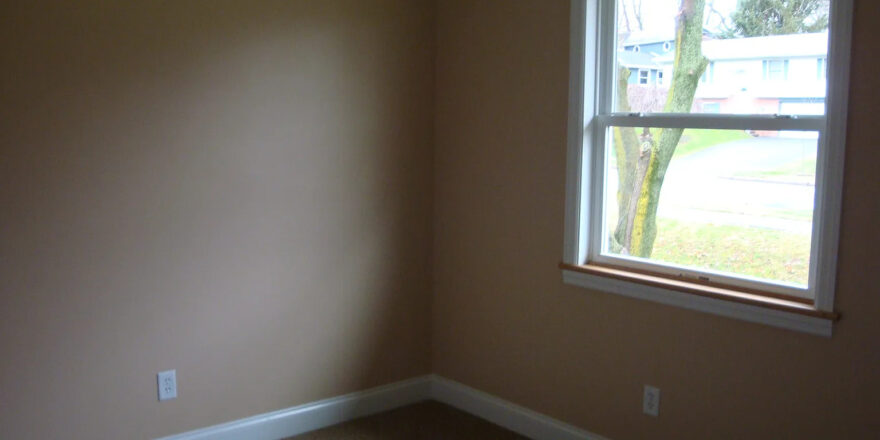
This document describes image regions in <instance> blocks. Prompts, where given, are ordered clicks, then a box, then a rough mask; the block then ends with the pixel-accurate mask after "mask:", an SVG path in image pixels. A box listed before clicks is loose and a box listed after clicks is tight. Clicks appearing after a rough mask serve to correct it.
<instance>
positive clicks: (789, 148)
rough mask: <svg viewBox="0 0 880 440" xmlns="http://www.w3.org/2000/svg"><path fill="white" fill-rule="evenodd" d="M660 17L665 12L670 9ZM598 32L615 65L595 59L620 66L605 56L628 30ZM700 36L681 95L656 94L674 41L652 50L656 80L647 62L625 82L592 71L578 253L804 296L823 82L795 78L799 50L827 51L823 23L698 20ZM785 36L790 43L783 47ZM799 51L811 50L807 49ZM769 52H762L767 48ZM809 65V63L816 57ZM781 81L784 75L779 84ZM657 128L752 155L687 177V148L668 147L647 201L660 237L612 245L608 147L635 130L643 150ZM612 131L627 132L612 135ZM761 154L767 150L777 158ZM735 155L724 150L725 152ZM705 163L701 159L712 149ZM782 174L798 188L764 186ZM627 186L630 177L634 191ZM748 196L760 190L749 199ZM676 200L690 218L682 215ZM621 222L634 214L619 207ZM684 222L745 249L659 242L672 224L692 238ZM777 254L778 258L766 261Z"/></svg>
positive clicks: (809, 273) (802, 68) (801, 61)
mask: <svg viewBox="0 0 880 440" xmlns="http://www.w3.org/2000/svg"><path fill="white" fill-rule="evenodd" d="M622 1H626V0H617V1H616V2H617V3H618V4H619V3H620V2H622ZM607 3H613V2H611V1H609V2H607ZM658 3H659V2H658ZM651 17H661V15H654V16H651ZM661 18H662V17H661ZM651 19H654V18H649V20H651ZM667 19H671V20H674V17H667ZM602 37H604V38H611V39H613V40H614V42H613V43H606V44H605V46H604V47H615V48H617V49H616V50H615V51H611V53H606V56H605V57H604V58H600V59H605V60H607V61H611V60H614V61H611V63H612V65H617V66H618V68H617V69H606V70H605V72H606V74H610V76H611V77H612V78H613V77H615V76H617V75H627V70H628V69H627V66H623V65H619V64H618V62H617V61H616V60H617V58H616V56H617V54H618V53H620V51H622V50H624V49H623V48H624V47H632V46H631V45H627V44H626V40H622V39H624V38H627V36H626V35H624V34H623V33H619V32H617V31H615V32H610V33H606V34H605V35H603V36H601V37H600V38H602ZM795 43H798V44H795ZM701 46H702V49H704V52H703V55H704V56H705V57H706V61H705V64H704V66H703V71H702V72H701V73H700V74H699V75H698V76H697V79H696V80H695V82H696V84H697V85H696V92H695V93H694V99H693V101H692V104H691V105H690V106H689V107H682V108H677V109H670V108H669V106H668V105H667V104H668V101H669V99H668V98H669V96H668V95H664V90H663V89H666V88H668V87H671V86H672V87H674V86H673V84H672V83H673V82H674V81H675V76H676V73H675V70H674V68H675V61H674V60H675V50H674V49H673V51H672V52H670V53H668V54H661V55H656V54H655V56H654V58H653V60H654V62H655V63H656V64H657V66H656V67H657V68H658V69H657V70H656V72H657V73H658V74H659V72H662V71H663V69H664V68H665V69H667V71H668V72H669V74H668V75H667V77H668V78H663V79H660V78H661V77H660V76H659V75H657V77H656V80H655V81H650V79H649V78H650V76H649V75H647V73H648V72H649V71H648V70H646V69H644V68H638V81H637V82H636V83H635V84H633V83H632V82H630V83H629V84H628V85H626V89H623V84H625V83H621V82H618V81H617V80H616V79H615V80H611V81H600V82H599V87H600V93H602V96H603V97H604V99H603V100H601V101H600V106H599V109H598V116H599V117H598V118H597V120H598V122H599V123H598V124H597V126H596V130H595V132H596V137H597V141H598V143H597V146H601V147H603V148H602V150H601V153H600V154H597V155H596V156H595V158H594V163H596V164H597V165H594V167H595V168H594V170H595V175H596V176H598V179H596V180H594V181H593V182H595V183H594V185H593V189H592V194H593V195H592V196H591V198H592V199H593V200H594V202H593V213H592V220H591V221H590V224H591V225H593V227H592V229H591V230H592V232H591V234H590V239H589V242H590V243H591V246H590V250H589V252H588V262H592V263H598V264H606V265H612V266H616V267H628V268H632V269H634V270H639V271H643V272H644V271H647V272H650V273H661V274H664V275H668V276H673V277H678V278H685V279H694V280H699V281H709V282H712V283H720V284H722V285H730V286H733V287H738V288H747V289H749V290H751V291H765V292H768V293H774V294H782V295H787V296H790V297H797V298H813V297H814V296H815V279H814V278H815V271H816V267H815V264H816V259H815V246H814V245H815V243H814V241H815V235H814V229H815V221H816V220H817V219H816V218H814V213H815V212H816V205H815V203H814V201H815V194H816V187H817V186H821V185H822V182H817V181H816V178H815V175H816V166H817V165H816V164H817V161H818V158H819V154H818V149H819V148H820V146H821V145H822V144H821V142H820V139H822V137H823V135H824V130H825V125H826V121H825V118H824V114H825V107H824V101H825V85H824V84H821V86H822V87H816V81H815V80H814V79H813V80H811V81H810V85H811V86H812V88H809V89H807V88H805V87H802V84H801V83H802V81H800V79H801V78H808V77H809V76H810V75H809V74H808V73H807V72H809V69H810V67H807V64H806V61H807V60H811V61H812V62H813V63H815V62H816V61H815V60H816V59H817V57H816V55H821V56H822V57H824V56H825V55H826V54H827V52H828V32H827V30H825V31H820V32H812V33H809V34H793V35H778V36H765V37H741V38H732V39H723V41H722V40H713V39H712V38H711V37H707V36H706V35H705V30H704V36H703V40H702V41H701ZM788 48H794V49H792V51H786V50H787V49H788ZM805 53H806V54H813V55H812V56H811V57H810V58H807V55H805ZM768 54H770V55H772V56H773V57H772V58H768ZM609 58H610V60H609ZM600 64H601V62H600ZM811 66H812V68H813V69H815V68H816V67H815V66H816V64H812V65H811ZM788 80H791V81H788ZM786 81H788V82H791V83H792V84H789V85H788V86H786V85H785V83H786ZM780 83H782V86H780ZM660 86H663V87H660ZM601 89H604V91H602V90H601ZM795 89H799V90H795ZM773 93H776V94H777V95H778V96H774V95H772V94H773ZM601 102H604V104H601ZM781 110H792V114H793V116H792V117H779V116H776V115H777V114H779V113H780V111H781ZM675 114H681V115H680V116H676V115H675ZM688 114H693V115H694V116H687V115H688ZM762 115H766V116H762ZM645 127H647V128H645ZM663 130H666V131H674V130H679V131H683V132H684V133H697V134H699V135H697V136H688V135H683V136H682V138H681V139H680V140H679V142H678V143H677V146H676V147H675V150H678V151H683V150H692V149H696V150H704V149H707V148H709V149H714V148H715V147H716V144H717V143H719V142H722V141H723V142H726V143H734V144H735V143H736V142H739V143H740V144H742V145H741V146H740V147H737V146H736V145H726V146H724V148H726V149H727V150H728V151H727V153H728V154H732V157H748V158H752V159H754V161H753V162H754V163H750V164H747V165H748V166H744V167H740V168H738V169H729V170H728V172H727V173H721V174H718V173H715V174H710V173H702V174H703V176H702V178H703V179H702V181H701V180H700V179H699V178H696V177H698V175H699V174H700V173H688V172H683V171H680V169H681V168H682V167H683V166H684V165H683V164H684V163H686V160H685V159H681V158H679V157H677V156H678V155H677V154H673V159H672V160H671V161H670V162H669V164H668V168H666V169H664V171H663V172H664V173H665V174H666V176H667V179H668V180H664V181H663V182H662V184H661V185H659V187H660V190H659V191H658V193H659V194H660V195H659V196H658V197H656V201H655V202H653V203H654V204H655V205H656V206H657V209H656V218H655V219H653V221H654V222H655V223H656V224H657V229H656V231H657V234H658V237H659V242H658V241H657V240H658V239H655V242H654V247H653V249H652V252H651V253H649V254H648V255H645V254H643V253H642V254H640V253H638V252H632V249H627V248H625V247H621V243H615V241H614V239H613V237H614V235H615V233H617V232H620V229H619V227H620V225H619V224H618V222H617V220H619V218H620V215H618V212H617V211H618V210H619V208H620V207H619V205H618V204H617V202H618V200H621V199H622V196H621V194H620V191H619V189H620V187H619V186H616V185H617V184H618V182H619V179H618V177H617V176H616V174H618V171H619V170H618V168H617V167H618V165H619V162H616V158H618V157H621V153H620V152H619V151H617V149H618V147H619V145H621V143H623V142H624V139H630V140H632V139H635V141H634V142H635V144H636V148H635V149H636V150H640V149H643V150H644V151H643V152H642V153H643V154H644V153H645V152H648V154H649V155H650V154H653V153H652V152H656V151H657V150H656V149H657V145H656V142H657V140H656V139H654V143H650V142H649V143H648V144H647V145H644V146H643V145H641V142H640V141H641V139H642V137H643V136H645V137H651V136H658V137H659V133H660V132H661V131H663ZM621 131H629V132H630V133H629V134H628V135H622V134H621ZM707 143H708V144H707ZM667 144H670V143H669V142H667ZM737 148H740V149H739V150H738V149H737ZM795 150H796V151H795ZM793 151H794V153H793V154H792V152H793ZM768 157H769V158H771V159H772V158H774V157H775V159H773V160H775V161H776V162H774V161H773V160H769V159H767V158H768ZM762 158H763V159H762ZM692 159H693V157H692ZM716 160H722V161H724V159H716ZM734 162H735V161H727V163H728V164H730V163H734ZM704 163H709V164H711V163H712V161H711V160H710V161H709V162H705V161H704ZM620 172H622V173H624V174H634V175H636V176H638V178H637V179H639V178H643V177H642V175H641V174H640V173H645V172H646V171H645V170H644V169H641V170H640V169H638V167H637V165H632V167H630V168H620ZM688 179H689V181H688ZM682 181H688V182H686V183H682ZM709 182H711V185H710V184H709ZM762 185H764V186H762ZM782 185H788V187H794V186H799V189H800V191H795V192H797V195H796V196H795V195H793V194H792V193H791V192H786V191H778V190H775V189H774V190H770V189H768V188H770V187H774V188H775V187H780V186H782ZM683 187H690V188H691V189H692V190H693V191H696V190H701V191H703V192H702V193H693V192H691V193H689V192H688V191H682V189H681V188H683ZM706 188H715V189H716V190H717V191H716V192H718V193H719V194H717V195H716V198H715V199H714V200H713V199H712V197H711V196H709V195H707V194H706V193H705V191H704V190H705V189H706ZM786 188H787V187H786ZM635 191H637V189H636V190H633V193H635ZM633 199H635V197H632V195H630V199H629V202H630V203H631V204H634V205H638V203H641V202H644V200H642V201H641V202H634V201H633ZM756 200H761V202H760V203H757V202H756ZM795 202H796V203H795ZM789 205H791V206H789ZM638 209H641V208H637V207H635V206H634V207H633V208H631V209H630V212H631V213H634V212H637V211H638ZM676 211H678V213H677V214H676ZM682 212H685V213H687V214H688V215H690V216H691V217H692V218H684V219H682V218H681V217H682V216H683V215H682V214H681V213H682ZM630 215H635V214H630ZM676 216H677V217H679V218H675V217H676ZM685 217H686V216H685ZM694 219H696V220H697V221H694ZM682 220H685V221H684V222H682ZM737 222H739V224H738V223H737ZM743 222H745V224H742V223H743ZM625 223H630V224H631V223H634V221H633V219H631V218H630V219H628V221H627V222H625ZM716 223H717V224H716ZM630 228H632V226H630ZM786 228H787V229H786ZM670 231H672V232H670ZM683 231H684V232H683ZM686 231H691V232H692V233H693V235H700V236H705V237H710V238H707V240H710V239H711V240H715V241H714V242H713V243H709V244H713V245H714V244H718V243H721V244H724V243H725V242H726V243H728V244H730V243H734V242H735V241H737V240H738V241H739V242H741V243H740V244H739V245H738V247H737V249H738V252H740V251H743V250H745V251H746V252H745V253H742V252H740V253H739V254H734V255H728V254H725V253H724V252H723V250H719V249H717V246H716V247H712V246H709V248H711V249H710V250H709V251H705V250H700V249H696V250H694V252H697V253H701V255H697V257H699V258H696V259H693V258H691V259H689V257H688V256H687V255H682V252H680V249H678V248H680V247H682V246H685V244H686V243H687V240H685V241H683V242H679V243H678V245H670V244H669V243H676V242H675V238H676V237H674V234H673V233H675V232H677V233H678V236H679V237H678V238H682V236H683V237H684V238H685V239H691V241H693V237H688V233H686ZM738 236H739V238H737V237H738ZM712 237H714V238H712ZM743 237H745V238H743ZM658 243H659V247H658ZM774 243H775V245H774ZM780 243H783V244H785V246H784V247H785V249H782V252H781V253H778V252H777V251H779V250H780V249H778V246H777V245H779V244H780ZM762 246H763V247H762ZM691 248H695V246H691ZM749 250H751V254H749V252H748V251H749ZM654 252H656V254H654ZM691 257H693V256H691ZM743 259H745V260H748V259H751V260H754V261H752V262H749V264H741V263H742V261H740V262H737V260H743ZM762 259H764V260H767V259H770V260H772V262H773V263H774V264H772V265H771V264H762V263H760V261H762ZM728 260H729V261H728ZM780 260H785V261H782V262H781V263H779V264H777V262H778V261H780ZM731 263H736V264H731Z"/></svg>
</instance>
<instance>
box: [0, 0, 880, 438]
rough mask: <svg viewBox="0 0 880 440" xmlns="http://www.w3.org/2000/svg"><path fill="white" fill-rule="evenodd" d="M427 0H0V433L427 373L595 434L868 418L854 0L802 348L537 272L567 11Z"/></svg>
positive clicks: (286, 397) (865, 29)
mask: <svg viewBox="0 0 880 440" xmlns="http://www.w3.org/2000/svg"><path fill="white" fill-rule="evenodd" d="M433 3H434V2H432V1H429V0H425V1H412V0H371V1H363V0H320V1H317V0H315V1H294V0H279V1H259V2H256V1H247V2H245V1H233V0H228V1H208V0H205V1H183V2H115V1H90V2H86V1H80V2H77V3H76V4H72V3H71V2H60V1H59V2H54V3H53V5H52V6H51V7H49V5H48V3H45V4H44V3H40V4H38V3H36V2H33V1H28V2H25V1H21V2H3V3H0V23H2V26H0V66H2V67H0V100H2V101H0V104H2V105H0V206H2V210H0V355H2V362H0V438H4V439H6V438H14V439H19V438H24V439H27V438H35V439H43V438H77V439H80V438H82V439H86V438H88V439H103V438H106V439H119V438H149V437H155V436H160V435H166V434H171V433H175V432H180V431H183V430H187V429H193V428H198V427H202V426H206V425H210V424H214V423H218V422H223V421H228V420H231V419H236V418H240V417H244V416H248V415H252V414H257V413H261V412H265V411H272V410H276V409H279V408H284V407H287V406H291V405H295V404H298V403H302V402H307V401H311V400H315V399H319V398H323V397H328V396H332V395H337V394H341V393H345V392H349V391H354V390H356V389H362V388H366V387H369V386H372V385H377V384H381V383H386V382H391V381H394V380H399V379H403V378H407V377H411V376H414V375H418V374H423V373H427V372H429V371H431V369H432V368H431V367H432V366H431V361H432V359H433V370H434V371H435V372H437V373H440V374H443V375H446V376H448V377H451V378H453V379H456V380H460V381H463V382H465V383H467V384H469V385H472V386H475V387H478V388H481V389H484V390H486V391H488V392H491V393H494V394H497V395H499V396H502V397H504V398H507V399H510V400H512V401H514V402H517V403H520V404H523V405H526V406H529V407H531V408H533V409H536V410H538V411H542V412H546V413H548V414H550V415H553V416H555V417H558V418H561V419H563V420H565V421H568V422H571V423H574V424H577V425H579V426H582V427H584V428H587V429H590V430H592V431H595V432H598V433H601V434H605V435H607V436H609V437H611V438H613V439H615V440H624V439H637V438H649V437H650V438H743V437H750V438H788V437H793V436H794V433H801V434H802V435H803V437H806V438H859V437H863V438H868V437H870V436H872V435H873V434H874V433H876V429H878V422H877V417H878V415H880V376H878V374H877V372H876V369H877V365H880V347H878V342H877V341H878V337H880V319H877V316H876V314H877V313H878V312H880V295H878V293H880V292H878V289H877V287H876V286H877V284H878V282H880V260H878V256H877V251H876V249H878V247H880V239H878V237H880V235H878V234H877V233H876V231H874V227H875V225H876V223H877V222H876V220H875V219H876V218H878V216H880V201H878V200H880V191H878V184H877V182H878V180H877V178H876V174H875V173H876V171H875V168H876V166H875V163H877V162H878V160H880V157H878V156H880V153H878V150H877V149H876V148H874V144H875V143H876V140H875V138H876V136H875V135H874V134H873V125H876V124H875V123H874V121H873V119H874V118H875V117H876V114H878V113H880V112H878V109H877V104H876V103H877V102H880V93H878V91H877V88H876V87H875V84H874V82H875V81H876V78H877V77H880V63H878V62H877V61H876V57H875V55H876V53H878V51H880V41H878V39H877V38H876V36H875V32H874V31H873V29H872V26H873V23H875V22H876V21H878V20H880V5H878V4H877V3H875V2H869V1H865V0H861V1H858V5H857V6H858V11H857V19H856V24H855V43H854V49H853V55H854V71H853V82H854V86H853V93H852V95H853V96H852V106H851V113H850V124H851V127H850V132H849V134H850V141H849V145H848V150H847V161H848V163H847V174H846V194H845V198H844V213H843V227H844V234H843V236H842V238H841V254H840V265H841V268H840V276H839V279H840V281H839V293H838V309H839V310H840V311H841V312H842V313H843V314H844V319H843V321H842V322H841V323H840V324H839V325H838V326H837V328H836V333H835V336H834V337H833V338H832V339H822V338H818V337H813V336H808V335H803V334H799V333H793V332H788V331H784V330H778V329H774V328H770V327H766V326H761V325H757V324H749V323H744V322H740V321H735V320H730V319H726V318H720V317H716V316H711V315H706V314H700V313H696V312H689V311H685V310H680V309H676V308H671V307H667V306H661V305H656V304H651V303H648V302H643V301H637V300H631V299H626V298H622V297H618V296H612V295H607V294H602V293H597V292H590V291H586V290H583V289H578V288H573V287H568V286H564V285H563V284H562V283H561V275H560V273H559V270H558V269H557V268H556V263H557V262H558V261H559V259H560V256H561V250H562V224H563V220H562V215H563V192H564V169H565V133H566V130H565V121H566V103H567V80H568V78H567V68H568V3H569V2H568V1H567V0H554V1H538V0H494V1H489V0H484V1H465V0H439V1H437V2H436V3H437V4H438V10H437V15H436V17H435V11H434V5H433ZM435 18H436V20H437V24H436V28H435V23H434V20H435ZM435 31H436V32H435ZM435 36H436V39H437V40H436V41H437V48H436V51H435V48H434V44H435ZM435 56H436V59H435ZM435 64H436V66H437V69H436V87H434V80H435ZM435 95H436V96H437V98H438V99H437V100H436V102H435V100H434V96H435ZM435 104H436V105H435ZM433 124H436V130H435V129H434V128H435V127H434V126H433ZM432 144H435V145H436V148H433V147H432ZM432 151H433V154H432ZM432 223H433V224H432ZM432 230H433V231H434V233H433V242H432ZM432 260H433V261H434V263H433V266H432ZM432 270H433V284H434V298H433V304H432V303H431V297H430V289H431V287H430V286H431V282H432ZM431 307H433V308H434V310H433V315H431V313H432V310H431ZM430 316H433V318H434V319H433V323H434V325H433V340H432V337H431V331H432V329H431V328H430V327H429V325H428V322H429V321H430V318H429V317H430ZM432 344H433V348H432ZM431 353H433V358H432V357H431ZM167 368H176V369H177V370H178V375H179V381H180V397H179V398H178V399H177V400H173V401H169V402H165V403H161V404H160V403H157V402H156V396H155V373H156V372H157V371H160V370H163V369H167ZM645 383H650V384H654V385H657V386H659V387H661V388H662V390H663V399H662V406H661V417H660V418H658V419H653V418H648V417H646V416H642V415H641V414H640V399H641V387H642V385H643V384H645ZM872 424H873V425H872Z"/></svg>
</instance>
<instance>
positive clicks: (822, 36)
mask: <svg viewBox="0 0 880 440" xmlns="http://www.w3.org/2000/svg"><path fill="white" fill-rule="evenodd" d="M827 53H828V32H827V31H826V32H818V33H814V34H791V35H772V36H767V37H751V38H731V39H727V40H703V54H704V55H705V56H706V58H708V59H710V60H712V61H718V60H737V59H767V58H798V57H821V56H825V55H826V54H827ZM654 61H655V62H658V63H666V64H668V63H671V62H672V54H663V55H662V56H659V57H656V58H655V59H654Z"/></svg>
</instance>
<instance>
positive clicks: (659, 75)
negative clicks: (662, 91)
mask: <svg viewBox="0 0 880 440" xmlns="http://www.w3.org/2000/svg"><path fill="white" fill-rule="evenodd" d="M657 84H658V85H661V86H662V85H663V71H662V70H658V71H657Z"/></svg>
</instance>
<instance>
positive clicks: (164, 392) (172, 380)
mask: <svg viewBox="0 0 880 440" xmlns="http://www.w3.org/2000/svg"><path fill="white" fill-rule="evenodd" d="M156 378H157V381H158V383H159V401H162V400H170V399H176V398H177V370H168V371H163V372H161V373H159V374H157V375H156Z"/></svg>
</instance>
